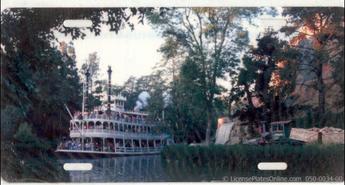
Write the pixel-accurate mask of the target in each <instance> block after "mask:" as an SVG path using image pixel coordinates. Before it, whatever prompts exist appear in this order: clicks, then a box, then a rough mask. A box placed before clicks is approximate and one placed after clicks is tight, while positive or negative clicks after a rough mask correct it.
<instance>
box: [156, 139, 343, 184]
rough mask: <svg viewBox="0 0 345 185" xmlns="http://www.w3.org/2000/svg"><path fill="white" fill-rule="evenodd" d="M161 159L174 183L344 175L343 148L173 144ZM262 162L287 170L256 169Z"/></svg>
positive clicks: (164, 151) (337, 146)
mask: <svg viewBox="0 0 345 185" xmlns="http://www.w3.org/2000/svg"><path fill="white" fill-rule="evenodd" d="M161 156H162V159H163V163H164V166H165V168H166V169H167V172H168V175H169V176H170V177H171V179H174V180H184V181H200V180H220V179H223V177H231V176H253V175H256V176H257V175H259V176H270V175H274V176H282V177H290V176H298V177H303V178H302V179H301V180H305V179H304V177H305V176H314V175H315V176H332V177H338V176H341V177H343V176H344V175H343V174H344V145H306V146H298V147H292V146H288V145H286V146H283V145H272V146H250V145H232V146H223V145H211V146H187V145H175V146H169V147H166V148H165V149H164V150H163V152H162V154H161ZM264 161H270V162H273V161H276V162H286V163H287V164H288V169H287V170H286V171H274V172H273V171H259V170H257V164H258V163H259V162H264ZM338 179H339V178H337V179H333V180H338ZM319 180H320V181H321V180H322V179H319Z"/></svg>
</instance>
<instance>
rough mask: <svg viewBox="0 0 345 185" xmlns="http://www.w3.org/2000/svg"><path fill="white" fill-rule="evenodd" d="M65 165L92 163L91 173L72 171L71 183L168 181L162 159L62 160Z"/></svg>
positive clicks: (135, 157) (157, 157) (140, 157)
mask: <svg viewBox="0 0 345 185" xmlns="http://www.w3.org/2000/svg"><path fill="white" fill-rule="evenodd" d="M60 162H61V163H62V164H63V163H92V165H93V169H92V170H91V171H70V172H69V175H70V181H71V182H158V181H167V179H166V175H165V173H164V170H163V167H162V163H161V157H160V156H159V155H150V156H123V157H111V158H95V159H61V160H60Z"/></svg>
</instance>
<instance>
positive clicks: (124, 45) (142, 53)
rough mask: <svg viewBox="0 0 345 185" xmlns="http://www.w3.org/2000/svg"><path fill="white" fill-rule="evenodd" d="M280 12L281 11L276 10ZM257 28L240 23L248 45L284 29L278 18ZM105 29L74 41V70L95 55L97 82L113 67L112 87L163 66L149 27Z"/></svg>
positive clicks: (265, 18)
mask: <svg viewBox="0 0 345 185" xmlns="http://www.w3.org/2000/svg"><path fill="white" fill-rule="evenodd" d="M278 12H279V13H280V12H281V8H278ZM254 22H255V24H257V26H253V25H249V24H248V23H243V25H244V26H245V27H246V28H247V30H248V31H249V38H250V44H252V45H255V44H256V41H255V39H256V38H257V36H258V34H259V33H261V32H263V31H264V30H265V28H267V27H268V26H271V27H272V28H273V29H274V30H278V29H279V28H280V27H281V26H282V25H285V20H284V19H282V17H281V16H277V17H271V16H261V17H259V18H258V19H256V20H255V21H254ZM107 29H108V28H106V27H105V26H104V27H102V33H101V35H100V36H94V35H92V34H89V35H87V36H86V37H85V39H79V40H74V41H73V43H74V47H75V52H76V60H77V67H78V68H79V69H80V67H81V65H82V64H83V63H84V62H85V60H86V59H87V58H88V55H89V53H93V52H97V53H98V57H99V58H100V76H99V78H100V79H106V78H107V73H106V71H107V68H108V66H111V67H112V70H113V73H112V82H113V84H115V85H123V83H124V82H125V81H126V80H127V79H128V78H129V77H130V76H134V77H140V76H143V75H149V74H151V72H152V68H153V67H154V66H155V65H156V64H158V63H160V62H162V56H161V54H160V53H159V52H158V51H157V50H158V49H159V47H160V46H161V45H162V44H163V42H164V40H163V38H161V37H160V35H159V33H158V32H157V31H156V30H154V29H153V28H151V26H150V25H147V24H145V25H141V24H137V25H135V29H134V30H133V31H131V30H130V29H129V28H125V29H123V30H120V32H119V33H118V34H115V33H114V32H109V31H108V30H107ZM57 37H58V40H59V41H65V42H67V43H68V42H70V41H71V39H70V38H68V37H65V36H63V35H58V36H57Z"/></svg>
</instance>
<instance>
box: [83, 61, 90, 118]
mask: <svg viewBox="0 0 345 185" xmlns="http://www.w3.org/2000/svg"><path fill="white" fill-rule="evenodd" d="M85 77H86V95H85V105H84V108H85V111H86V112H88V111H89V87H90V86H89V83H90V70H89V68H88V69H87V70H86V73H85Z"/></svg>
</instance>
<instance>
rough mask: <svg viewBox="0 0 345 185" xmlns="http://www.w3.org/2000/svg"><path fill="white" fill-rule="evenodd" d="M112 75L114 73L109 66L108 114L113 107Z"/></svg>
mask: <svg viewBox="0 0 345 185" xmlns="http://www.w3.org/2000/svg"><path fill="white" fill-rule="evenodd" d="M111 73H112V70H111V67H110V66H108V108H107V112H108V113H110V111H111V110H110V105H111V102H110V101H111V98H110V96H111Z"/></svg>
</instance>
